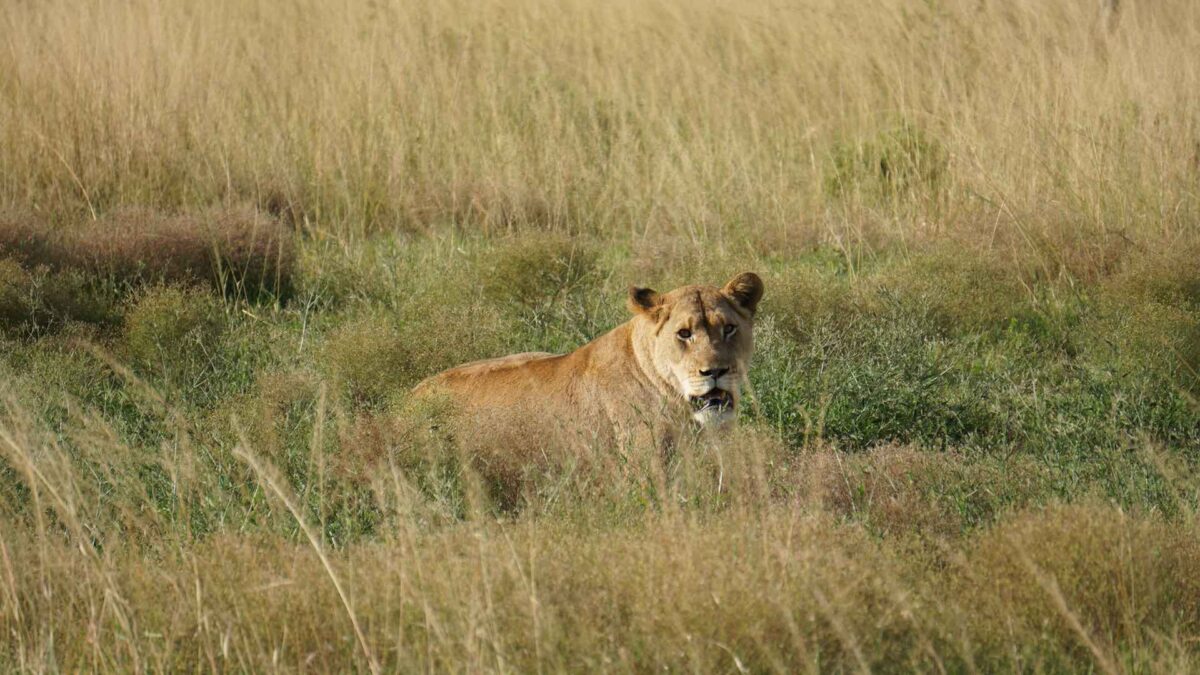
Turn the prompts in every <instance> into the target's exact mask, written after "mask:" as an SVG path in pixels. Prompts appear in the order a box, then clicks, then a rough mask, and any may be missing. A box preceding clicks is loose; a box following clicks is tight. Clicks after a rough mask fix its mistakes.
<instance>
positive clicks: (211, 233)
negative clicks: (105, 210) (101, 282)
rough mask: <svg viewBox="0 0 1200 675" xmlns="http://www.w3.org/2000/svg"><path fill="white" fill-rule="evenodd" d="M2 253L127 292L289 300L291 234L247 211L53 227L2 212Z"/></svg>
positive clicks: (131, 212)
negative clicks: (194, 291) (202, 292)
mask: <svg viewBox="0 0 1200 675" xmlns="http://www.w3.org/2000/svg"><path fill="white" fill-rule="evenodd" d="M0 255H7V256H10V257H12V258H14V259H16V260H18V261H20V262H21V263H22V264H23V265H24V266H26V267H36V266H43V267H46V268H48V269H51V270H76V271H78V272H83V273H86V274H88V275H92V276H97V277H101V278H104V279H106V280H109V281H111V282H114V283H116V284H118V285H123V286H127V287H135V286H140V285H144V284H148V283H194V282H197V281H202V282H206V283H208V284H210V285H211V286H212V287H213V288H216V289H219V290H221V291H222V292H224V293H227V294H230V295H233V296H235V297H244V298H247V299H256V298H259V297H261V296H263V295H264V294H266V295H268V296H270V297H274V298H280V299H285V298H287V297H288V296H290V294H291V292H292V287H293V281H292V276H293V274H294V268H295V250H294V245H293V243H292V236H291V233H290V232H288V231H287V230H286V229H285V228H284V227H283V226H282V225H281V224H280V223H279V222H278V221H277V220H275V219H274V218H272V217H270V216H267V215H264V214H262V213H259V212H257V211H254V210H251V209H245V208H233V209H218V210H213V211H209V212H207V213H201V214H199V215H195V216H170V215H165V214H162V213H160V212H156V211H150V210H145V209H125V210H119V211H115V212H113V213H112V214H109V215H106V216H105V217H104V218H102V219H100V220H98V221H85V222H83V223H76V224H68V225H61V226H58V227H54V226H52V225H51V224H50V223H48V222H46V221H45V220H44V219H39V218H36V217H33V216H30V215H20V214H13V213H6V214H0Z"/></svg>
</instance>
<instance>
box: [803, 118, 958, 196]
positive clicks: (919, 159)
mask: <svg viewBox="0 0 1200 675" xmlns="http://www.w3.org/2000/svg"><path fill="white" fill-rule="evenodd" d="M948 158H949V155H948V153H947V152H946V150H945V148H944V147H943V146H942V144H941V143H939V142H938V140H937V139H936V138H934V137H933V136H931V135H930V134H929V133H928V132H927V131H926V130H924V129H922V128H920V127H918V126H916V125H914V124H912V123H911V122H907V121H905V122H901V123H900V124H897V125H895V126H893V127H890V128H888V129H884V130H883V131H880V132H879V133H877V134H876V135H875V136H874V137H872V138H869V139H866V140H859V141H846V140H842V141H838V142H836V143H834V145H833V148H832V150H831V151H830V154H829V166H828V168H827V170H826V175H825V192H826V194H827V195H829V196H831V197H833V198H836V199H847V198H851V197H858V198H862V199H866V200H868V201H889V200H891V199H894V198H901V197H909V196H913V195H925V196H932V195H934V194H936V193H937V191H938V190H939V189H940V188H941V186H942V182H943V180H944V178H945V175H946V172H947V169H948V167H949V159H948Z"/></svg>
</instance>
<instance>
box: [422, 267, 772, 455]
mask: <svg viewBox="0 0 1200 675" xmlns="http://www.w3.org/2000/svg"><path fill="white" fill-rule="evenodd" d="M762 294H763V283H762V280H761V279H760V278H759V277H758V275H756V274H753V273H750V272H743V273H742V274H739V275H737V276H736V277H734V278H733V279H732V280H730V282H729V283H727V284H725V286H724V287H722V288H719V289H718V288H715V287H712V286H684V287H682V288H677V289H675V290H673V291H671V292H670V293H666V294H659V293H657V292H655V291H654V290H652V289H649V288H637V287H631V288H630V289H629V298H628V306H629V309H630V311H631V312H632V313H633V318H632V319H630V320H629V321H627V322H625V323H623V324H621V325H620V326H617V327H616V328H614V329H613V330H611V331H609V332H608V333H606V334H605V335H602V336H600V337H599V338H596V339H595V340H593V341H592V342H589V343H588V344H586V345H584V346H582V347H580V348H579V349H576V350H575V351H573V352H571V353H570V354H564V355H554V354H547V353H536V352H534V353H524V354H513V355H510V356H505V357H501V358H496V359H488V360H485V361H476V362H473V363H468V364H465V365H462V366H458V367H457V368H452V369H450V370H447V371H445V372H442V373H439V374H438V375H434V376H433V377H430V378H428V379H426V380H424V381H423V382H421V383H420V384H418V385H417V387H416V389H415V390H414V393H416V394H418V395H425V394H430V393H433V392H440V393H442V394H444V395H447V396H448V398H449V399H450V400H451V401H452V402H453V403H454V404H455V407H456V408H457V409H458V410H460V411H461V412H463V413H466V414H467V415H469V416H470V418H469V421H470V426H469V427H468V428H470V429H471V430H472V432H471V433H474V434H476V435H492V434H498V436H497V438H502V437H505V436H507V434H508V433H509V431H510V430H511V429H512V428H514V425H516V426H519V427H520V428H521V429H522V432H521V436H522V437H523V438H527V439H533V440H544V439H546V438H549V437H551V436H555V437H559V436H560V434H561V433H562V432H564V431H566V432H567V433H569V434H574V435H583V436H586V437H591V438H593V439H595V438H597V437H603V438H606V439H607V438H612V436H611V434H612V432H616V434H617V437H618V438H621V437H624V438H630V437H631V436H630V435H631V434H633V435H641V434H642V432H644V431H651V432H652V433H653V434H654V435H655V436H657V438H655V439H654V440H660V439H661V437H662V435H663V434H664V433H666V434H672V433H673V432H677V431H678V430H679V429H680V428H681V427H684V426H687V425H688V424H689V421H690V420H694V421H695V422H698V423H699V424H700V425H701V426H703V427H717V426H721V425H723V424H725V423H727V422H729V421H730V420H732V419H733V418H734V417H735V413H736V409H737V405H738V401H739V399H740V397H741V383H742V381H743V379H744V378H745V377H746V373H747V369H748V368H749V365H750V355H751V352H752V351H753V349H754V325H753V318H754V312H755V309H756V308H757V307H758V302H759V300H760V299H761V298H762Z"/></svg>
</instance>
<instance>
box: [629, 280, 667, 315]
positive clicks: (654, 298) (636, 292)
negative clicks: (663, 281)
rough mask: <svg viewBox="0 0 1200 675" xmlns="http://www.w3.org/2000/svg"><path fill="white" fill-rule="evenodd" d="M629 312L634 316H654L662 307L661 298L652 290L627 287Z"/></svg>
mask: <svg viewBox="0 0 1200 675" xmlns="http://www.w3.org/2000/svg"><path fill="white" fill-rule="evenodd" d="M626 304H628V305H629V311H631V312H633V313H634V314H651V315H653V314H655V313H656V312H658V308H659V306H661V305H662V296H661V295H659V294H658V291H656V290H654V289H653V288H638V287H637V286H630V287H629V300H628V301H627V303H626Z"/></svg>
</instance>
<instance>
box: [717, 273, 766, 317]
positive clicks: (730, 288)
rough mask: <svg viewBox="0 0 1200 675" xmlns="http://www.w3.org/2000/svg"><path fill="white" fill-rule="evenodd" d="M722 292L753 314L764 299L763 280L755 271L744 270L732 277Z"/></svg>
mask: <svg viewBox="0 0 1200 675" xmlns="http://www.w3.org/2000/svg"><path fill="white" fill-rule="evenodd" d="M721 292H722V293H724V294H725V295H728V296H729V297H730V298H732V299H733V301H734V302H736V303H737V304H739V305H741V306H742V307H744V308H745V309H746V311H748V312H750V313H751V314H753V313H754V311H755V310H756V309H758V301H759V300H762V295H763V282H762V279H760V278H759V277H758V275H757V274H755V273H754V272H742V273H741V274H739V275H737V276H736V277H734V278H732V279H730V280H729V283H727V284H725V287H724V288H722V289H721Z"/></svg>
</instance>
